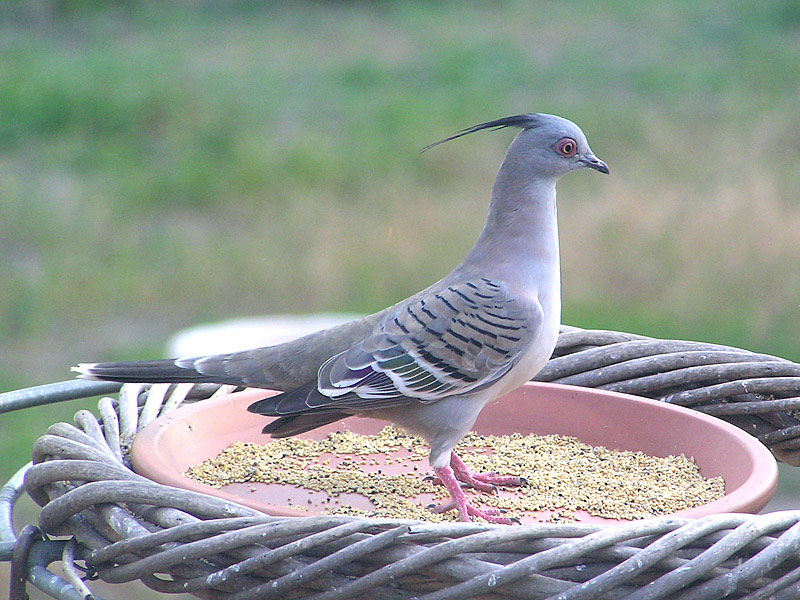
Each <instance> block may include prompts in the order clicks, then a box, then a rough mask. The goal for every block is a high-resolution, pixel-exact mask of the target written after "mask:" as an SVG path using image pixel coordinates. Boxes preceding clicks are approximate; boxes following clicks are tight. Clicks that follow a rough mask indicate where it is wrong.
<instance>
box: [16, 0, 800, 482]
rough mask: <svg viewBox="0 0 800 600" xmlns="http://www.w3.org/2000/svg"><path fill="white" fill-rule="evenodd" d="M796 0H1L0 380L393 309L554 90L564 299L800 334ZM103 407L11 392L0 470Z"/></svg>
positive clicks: (469, 221)
mask: <svg viewBox="0 0 800 600" xmlns="http://www.w3.org/2000/svg"><path fill="white" fill-rule="evenodd" d="M798 106H800V3H798V2H780V1H765V2H759V3H752V2H714V3H697V2H690V1H686V2H652V3H640V2H638V1H635V0H617V1H614V2H608V3H551V2H512V1H509V2H500V1H494V2H479V3H459V2H297V3H292V4H291V5H289V6H283V3H274V4H272V3H265V4H262V3H255V2H252V3H250V2H233V1H226V2H166V3H162V2H154V1H153V2H147V1H141V2H135V1H122V0H119V1H116V2H91V1H86V2H59V1H55V0H52V1H44V0H43V1H38V2H33V1H32V2H7V3H3V4H2V5H0V256H1V257H2V260H0V281H2V284H0V390H11V389H16V388H21V387H26V386H31V385H37V384H43V383H48V382H51V381H57V380H62V379H67V378H69V377H70V374H69V372H68V369H69V367H70V366H71V365H73V364H75V363H76V362H79V361H93V360H105V359H115V358H145V357H157V356H160V355H161V352H162V348H163V346H164V342H165V340H166V339H167V337H168V336H169V334H170V333H172V332H174V331H176V330H179V329H181V328H183V327H187V326H190V325H194V324H197V323H200V322H204V321H213V320H219V319H223V318H227V317H234V316H242V315H258V314H267V313H284V312H293V313H304V312H315V311H342V312H369V311H374V310H377V309H380V308H382V307H384V306H386V305H388V304H390V303H393V302H395V301H396V300H398V299H400V298H402V297H404V296H406V295H408V294H410V293H412V292H414V291H417V290H418V289H421V288H422V287H424V286H426V285H427V284H429V283H430V282H432V281H434V280H435V279H437V278H438V277H439V276H441V275H442V274H444V273H446V272H447V271H448V270H449V269H451V268H452V267H453V266H454V265H455V264H457V263H458V262H459V261H460V260H461V258H462V257H463V255H464V254H465V253H466V251H467V250H468V249H469V247H470V246H471V244H472V242H473V241H474V239H475V237H476V236H477V234H478V232H479V230H480V227H481V226H482V223H483V219H484V217H485V213H486V205H487V198H488V193H489V189H490V186H491V183H492V180H493V176H494V172H495V171H496V169H497V167H498V165H499V163H500V161H501V159H502V156H503V153H504V151H505V148H506V147H507V145H508V143H509V141H510V139H511V137H512V134H511V133H510V132H498V133H481V134H477V135H475V136H471V137H469V138H466V139H463V140H459V141H457V142H453V143H451V144H448V145H446V146H442V147H438V148H436V149H435V150H432V151H430V152H427V153H425V154H420V153H419V149H420V148H421V147H422V146H424V145H426V144H428V143H430V142H433V141H435V140H437V139H439V138H441V137H444V136H446V135H448V134H450V133H452V132H453V131H456V130H458V129H461V128H463V127H466V126H469V125H471V124H474V123H478V122H481V121H485V120H489V119H493V118H497V117H501V116H505V115H509V114H515V113H520V112H552V113H556V114H560V115H563V116H566V117H568V118H571V119H572V120H574V121H576V122H577V123H579V124H580V125H581V126H582V128H583V129H584V131H585V132H586V134H587V136H588V137H589V140H590V142H591V144H592V147H593V149H594V151H595V153H596V154H597V155H598V156H599V157H601V158H602V159H603V160H605V161H606V162H607V163H608V164H609V165H610V167H611V176H610V177H603V176H600V175H597V174H596V173H593V172H592V173H590V172H582V173H578V174H573V175H570V176H568V177H567V178H565V179H564V180H563V181H562V182H561V184H560V185H559V208H560V214H559V216H560V226H561V240H562V241H561V243H562V265H563V279H564V291H563V296H564V322H565V323H568V324H572V325H578V326H584V327H597V328H609V329H622V330H629V331H634V332H637V333H643V334H648V335H654V336H662V337H674V338H685V339H696V340H706V341H713V342H719V343H725V344H732V345H736V346H741V347H745V348H749V349H752V350H757V351H762V352H769V353H773V354H778V355H781V356H784V357H787V358H791V359H794V360H800V344H798V342H797V340H798V334H799V333H800V318H799V317H800V314H799V313H800V269H798V264H799V263H800V260H799V259H798V250H800V202H798V190H800V168H798V163H799V161H800V136H798V131H800V111H798V110H797V107H798ZM82 406H91V403H80V402H73V403H69V404H68V405H66V406H59V407H48V408H40V409H33V410H28V411H25V412H24V413H18V414H11V415H3V416H2V417H0V456H2V457H3V459H2V461H1V462H0V479H3V481H5V479H6V478H7V477H8V476H9V475H10V474H11V472H12V471H13V470H14V469H15V468H16V466H17V465H19V464H21V463H22V462H24V461H25V460H27V459H28V456H29V453H30V447H31V444H32V442H33V440H34V439H35V438H36V437H37V436H38V435H40V434H41V433H42V431H43V429H44V428H45V427H46V426H47V425H48V424H50V423H52V422H53V421H55V420H58V419H70V418H71V415H72V414H73V413H74V412H75V410H77V409H78V408H80V407H82Z"/></svg>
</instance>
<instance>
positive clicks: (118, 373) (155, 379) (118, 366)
mask: <svg viewBox="0 0 800 600" xmlns="http://www.w3.org/2000/svg"><path fill="white" fill-rule="evenodd" d="M175 362H176V361H175V360H173V359H166V360H142V361H133V362H105V363H83V364H80V365H78V366H77V367H72V370H73V371H76V372H77V373H79V375H78V376H79V377H80V378H81V379H97V380H100V381H120V382H122V383H225V382H223V381H220V379H219V377H213V376H209V375H204V374H203V373H198V372H197V371H196V370H194V369H193V368H191V367H188V368H187V367H179V366H178V365H177V364H175Z"/></svg>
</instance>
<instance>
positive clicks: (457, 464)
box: [433, 452, 528, 494]
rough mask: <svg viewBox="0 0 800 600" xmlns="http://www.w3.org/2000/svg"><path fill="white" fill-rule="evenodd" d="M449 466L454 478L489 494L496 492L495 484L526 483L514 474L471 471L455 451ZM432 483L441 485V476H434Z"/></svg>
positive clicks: (526, 481) (522, 478)
mask: <svg viewBox="0 0 800 600" xmlns="http://www.w3.org/2000/svg"><path fill="white" fill-rule="evenodd" d="M450 466H451V467H452V468H453V474H454V475H455V478H456V479H457V480H458V481H460V482H462V483H465V484H466V485H468V486H470V487H473V488H475V489H477V490H481V491H482V492H489V493H490V494H493V493H496V492H497V486H509V487H512V486H519V485H525V484H527V483H528V480H527V479H525V478H524V477H517V476H516V475H498V474H497V473H473V472H472V471H471V470H470V468H469V467H468V466H467V465H465V464H464V461H463V460H461V459H460V458H459V457H458V455H457V454H456V453H455V452H451V453H450ZM433 483H434V484H436V485H442V483H443V482H442V478H441V477H435V478H434V479H433Z"/></svg>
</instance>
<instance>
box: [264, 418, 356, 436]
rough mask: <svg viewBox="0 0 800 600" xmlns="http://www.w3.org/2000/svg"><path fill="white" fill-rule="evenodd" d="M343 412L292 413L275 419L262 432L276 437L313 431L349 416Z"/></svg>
mask: <svg viewBox="0 0 800 600" xmlns="http://www.w3.org/2000/svg"><path fill="white" fill-rule="evenodd" d="M349 416H350V415H348V414H347V413H343V412H323V413H317V412H308V413H303V414H301V415H291V416H289V417H280V418H278V419H275V420H274V421H272V423H270V424H269V425H267V426H266V427H264V429H262V430H261V433H268V434H270V435H271V436H272V437H274V438H286V437H292V436H293V435H297V434H300V433H305V432H306V431H311V430H312V429H316V428H317V427H322V426H323V425H327V424H328V423H333V422H334V421H338V420H340V419H346V418H347V417H349Z"/></svg>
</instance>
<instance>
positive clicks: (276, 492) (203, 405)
mask: <svg viewBox="0 0 800 600" xmlns="http://www.w3.org/2000/svg"><path fill="white" fill-rule="evenodd" d="M274 394H275V392H267V391H264V390H247V391H244V392H239V393H236V394H231V395H228V396H222V397H220V398H218V399H215V400H209V401H205V402H200V403H197V404H192V405H188V406H186V407H184V408H181V409H178V410H176V411H173V412H171V413H169V414H167V415H165V416H163V417H160V418H159V419H157V420H156V421H154V422H153V423H151V424H150V425H148V426H147V427H145V428H144V429H143V430H142V431H141V432H140V433H139V434H138V435H137V436H136V438H135V440H134V442H133V447H132V448H131V457H132V461H133V467H134V470H135V471H136V472H137V473H139V474H141V475H144V476H145V477H148V478H150V479H152V480H154V481H157V482H159V483H162V484H165V485H171V486H175V487H179V488H184V489H188V490H194V491H198V492H203V493H206V494H211V495H214V496H218V497H221V498H224V499H226V500H230V501H233V502H238V503H240V504H244V505H246V506H250V507H252V508H255V509H257V510H260V511H263V512H265V513H267V514H271V515H276V516H309V515H313V514H321V513H322V508H323V507H322V506H321V503H322V501H323V500H324V499H325V498H326V497H327V495H326V494H324V493H323V492H314V491H309V490H305V489H301V488H297V487H294V486H288V485H286V486H283V485H275V484H269V485H267V484H260V483H246V484H233V485H228V486H225V487H224V488H222V489H214V488H211V487H208V486H205V485H203V484H201V483H198V482H196V481H194V480H192V479H189V478H187V477H185V476H184V475H183V472H184V471H185V470H186V469H187V468H189V467H190V466H193V465H196V464H199V463H201V462H202V461H204V460H206V459H208V458H213V457H215V456H217V454H219V453H220V452H221V451H222V450H224V449H225V448H227V447H228V446H229V445H230V444H232V443H233V442H235V441H242V442H253V443H257V444H266V443H269V442H270V438H269V437H267V436H265V435H263V434H262V433H261V428H262V427H264V425H265V424H266V423H267V422H269V421H268V419H267V418H266V417H262V416H259V415H254V414H251V413H249V412H247V410H246V409H247V406H248V405H249V404H250V403H252V402H254V401H255V400H258V399H260V398H264V397H267V396H270V395H274ZM385 425H386V423H385V422H383V421H377V420H373V419H362V418H356V417H350V418H349V419H345V420H342V421H338V422H336V423H331V424H330V425H327V426H325V427H321V428H319V429H316V430H314V431H310V432H308V433H306V434H303V435H301V436H299V437H305V438H308V439H316V440H319V439H323V438H324V437H325V436H327V435H328V433H330V432H332V431H337V430H342V429H348V430H351V431H354V432H356V433H362V434H374V433H377V432H378V431H380V430H381V429H382V428H383V427H384V426H385ZM474 430H475V431H476V432H477V433H479V434H483V435H505V434H510V433H514V432H520V433H523V434H527V433H535V434H539V435H544V434H552V433H557V434H560V435H567V436H574V437H576V438H578V439H579V440H580V441H582V442H584V443H586V444H590V445H593V446H605V447H607V448H611V449H616V450H631V451H641V452H645V453H646V454H650V455H652V456H668V455H670V454H673V455H677V454H684V455H686V456H688V457H692V458H694V460H695V462H696V463H697V465H698V466H699V467H700V472H701V474H702V475H703V476H704V477H707V478H710V477H717V476H721V477H722V478H723V479H724V481H725V492H726V494H725V496H724V497H722V498H720V499H719V500H715V501H714V502H710V503H709V504H705V505H703V506H700V507H697V508H693V509H688V510H684V511H680V512H678V513H676V514H677V515H680V516H685V517H700V516H704V515H708V514H714V513H720V512H750V513H754V512H758V511H759V510H760V509H762V508H763V507H764V506H765V505H766V504H767V502H768V501H769V500H770V498H771V497H772V495H773V494H774V493H775V487H776V485H777V481H778V469H777V465H776V463H775V459H774V458H773V457H772V455H771V454H770V453H769V451H768V450H767V449H766V448H765V447H764V446H763V445H761V443H759V442H758V441H757V440H756V439H755V438H753V437H752V436H750V435H748V434H746V433H745V432H743V431H742V430H740V429H739V428H737V427H735V426H733V425H730V424H729V423H726V422H724V421H721V420H719V419H715V418H713V417H709V416H707V415H704V414H701V413H698V412H695V411H692V410H689V409H685V408H681V407H679V406H673V405H670V404H664V403H661V402H656V401H653V400H646V399H643V398H638V397H635V396H629V395H627V394H619V393H615V392H606V391H600V390H594V389H587V388H579V387H572V386H562V385H555V384H547V383H528V384H526V385H524V386H523V387H521V388H520V389H518V390H516V391H514V392H512V393H510V394H508V395H507V396H505V397H503V398H501V399H500V400H497V401H495V402H493V403H491V404H489V405H487V406H486V407H485V408H484V409H483V411H482V412H481V414H480V416H479V417H478V420H477V422H476V423H475V427H474ZM324 457H325V455H323V458H324ZM374 457H375V458H376V459H377V461H378V463H379V464H377V465H372V466H369V467H365V468H368V469H371V470H377V469H379V468H380V469H382V470H383V472H384V473H386V472H387V471H388V472H393V473H396V472H407V473H408V476H409V477H420V476H424V475H425V474H427V471H428V468H427V461H423V462H415V463H411V462H409V463H408V464H399V465H398V464H395V463H391V464H389V465H386V464H383V463H381V458H382V455H380V454H378V455H374ZM370 458H371V457H370ZM334 460H336V457H334ZM414 466H417V468H418V469H419V471H417V472H414V471H412V469H413V467H414ZM501 493H503V494H508V495H511V494H513V491H509V492H505V491H504V492H501ZM337 500H338V504H337V505H342V504H344V505H347V504H350V505H352V506H354V507H356V508H363V509H369V508H372V505H371V504H370V502H369V500H368V499H367V498H365V497H362V496H359V495H356V494H349V495H342V496H340V497H339V498H338V499H337ZM309 501H310V502H309ZM419 501H420V503H422V504H425V505H427V504H429V503H430V502H431V501H433V500H432V498H426V497H421V498H420V499H419ZM290 504H292V505H294V506H308V507H309V510H307V511H306V510H298V509H295V508H290V507H289V505H290ZM326 506H330V504H328V505H326ZM549 516H550V513H549V512H546V511H545V512H541V513H534V514H531V513H529V516H527V517H525V518H523V519H522V520H523V522H536V521H539V520H542V519H547V518H548V517H549ZM575 516H576V517H577V519H578V520H580V521H583V522H613V521H611V520H610V519H603V518H600V517H592V516H590V515H588V514H586V513H583V512H582V511H578V512H577V513H575Z"/></svg>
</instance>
